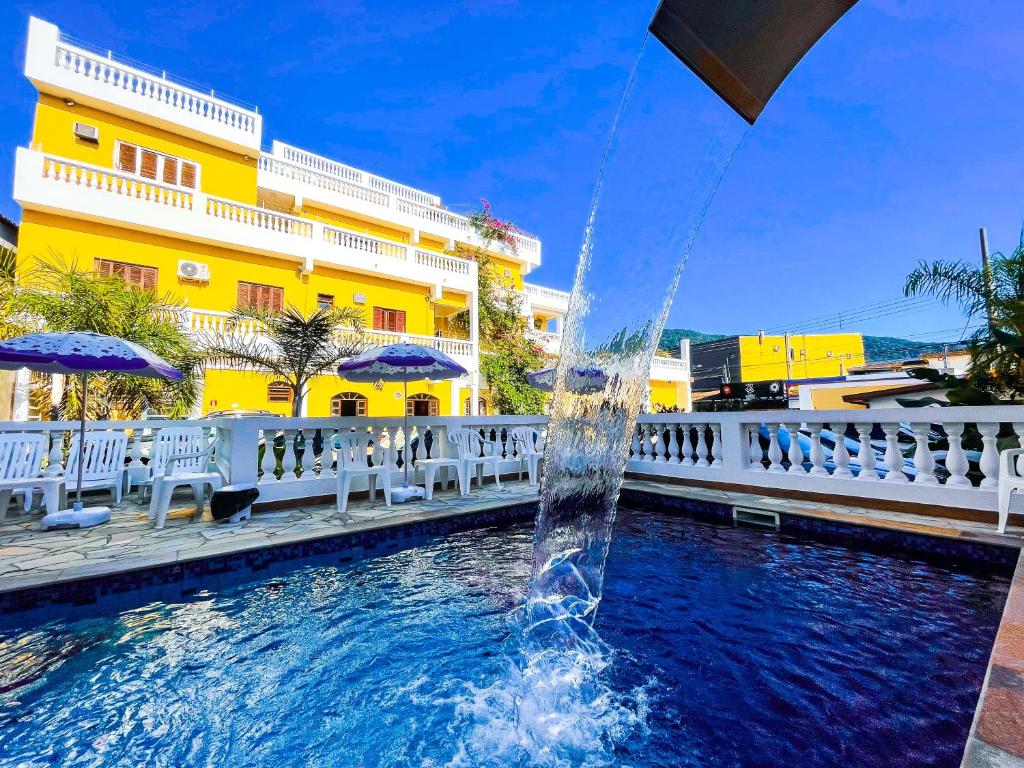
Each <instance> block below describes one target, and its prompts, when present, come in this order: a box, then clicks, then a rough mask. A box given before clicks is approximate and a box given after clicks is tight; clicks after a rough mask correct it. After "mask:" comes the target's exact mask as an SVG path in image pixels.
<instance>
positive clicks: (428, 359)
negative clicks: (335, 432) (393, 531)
mask: <svg viewBox="0 0 1024 768" xmlns="http://www.w3.org/2000/svg"><path fill="white" fill-rule="evenodd" d="M466 373H467V371H466V369H465V368H463V367H462V366H461V365H459V364H458V363H457V362H455V361H454V360H452V359H451V358H450V357H448V355H446V354H444V352H439V351H438V350H436V349H434V348H433V347H425V346H423V345H421V344H389V345H387V346H386V347H372V348H371V349H368V350H366V351H365V352H362V353H360V354H358V355H356V356H355V357H353V358H352V359H350V360H346V361H345V362H344V363H342V364H341V365H339V366H338V375H339V376H341V378H343V379H348V380H349V381H355V382H365V383H376V382H378V381H400V382H402V392H403V394H404V400H406V401H407V400H408V399H409V382H410V381H420V380H421V379H435V380H440V379H457V378H459V377H460V376H465V375H466ZM402 413H403V414H404V415H403V421H402V434H403V435H404V436H405V444H406V445H408V444H409V411H408V410H407V406H405V404H404V403H403V408H402ZM408 459H409V457H408V456H405V457H404V460H403V461H402V469H403V470H404V473H405V480H404V485H405V487H408V486H409V460H408ZM410 498H411V497H410Z"/></svg>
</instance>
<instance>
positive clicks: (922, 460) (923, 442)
mask: <svg viewBox="0 0 1024 768" xmlns="http://www.w3.org/2000/svg"><path fill="white" fill-rule="evenodd" d="M929 426H930V425H929V424H911V425H910V428H911V430H912V431H913V432H914V442H915V443H916V444H917V446H916V448H915V449H914V469H916V470H917V475H916V476H915V477H914V483H915V484H916V485H938V484H939V481H938V480H936V479H935V474H934V472H935V457H933V456H932V449H931V448H929V447H928V429H929Z"/></svg>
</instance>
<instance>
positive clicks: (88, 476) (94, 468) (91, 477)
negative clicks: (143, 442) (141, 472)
mask: <svg viewBox="0 0 1024 768" xmlns="http://www.w3.org/2000/svg"><path fill="white" fill-rule="evenodd" d="M80 439H81V438H80V436H79V433H78V432H75V433H74V435H73V436H72V438H71V451H70V452H69V453H68V461H67V466H66V467H65V469H64V482H65V485H66V487H67V490H68V493H71V492H72V491H77V490H78V455H79V453H78V443H79V441H80ZM127 452H128V434H127V433H125V432H112V431H107V430H93V431H89V432H86V433H85V462H84V463H83V464H82V490H83V491H94V490H99V489H103V488H107V489H109V490H110V495H111V496H112V497H113V499H114V503H115V504H120V503H121V490H122V488H123V487H124V474H125V465H124V457H125V454H126V453H127Z"/></svg>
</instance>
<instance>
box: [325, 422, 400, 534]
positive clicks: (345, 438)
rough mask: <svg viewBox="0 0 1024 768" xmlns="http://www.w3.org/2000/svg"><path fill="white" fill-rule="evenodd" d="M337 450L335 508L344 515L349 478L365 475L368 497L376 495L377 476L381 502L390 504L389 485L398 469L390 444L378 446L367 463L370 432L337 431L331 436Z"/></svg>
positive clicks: (389, 505)
mask: <svg viewBox="0 0 1024 768" xmlns="http://www.w3.org/2000/svg"><path fill="white" fill-rule="evenodd" d="M334 445H335V447H336V448H337V451H338V478H337V480H338V483H337V484H338V490H337V493H338V512H340V513H341V514H342V515H344V516H347V515H348V494H349V492H350V491H351V490H352V481H353V480H355V479H356V478H357V477H365V478H366V482H367V484H368V486H369V490H370V500H371V501H372V500H373V499H374V498H376V496H377V479H378V478H379V479H380V484H381V488H382V490H383V491H384V503H385V504H386V505H387V506H388V507H389V508H390V507H391V487H392V485H393V481H394V479H395V478H396V477H400V476H401V474H402V471H401V470H400V469H398V467H396V466H395V451H394V448H393V447H388V448H386V449H384V448H380V449H379V450H378V451H375V452H374V456H375V458H374V465H373V466H372V467H371V466H370V453H371V452H370V436H369V435H367V434H361V433H359V432H339V434H338V436H337V437H336V438H335V440H334Z"/></svg>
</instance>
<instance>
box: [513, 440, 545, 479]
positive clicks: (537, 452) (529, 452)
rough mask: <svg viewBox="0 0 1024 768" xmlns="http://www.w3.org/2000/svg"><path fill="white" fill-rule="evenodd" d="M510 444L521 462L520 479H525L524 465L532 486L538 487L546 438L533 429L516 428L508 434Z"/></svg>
mask: <svg viewBox="0 0 1024 768" xmlns="http://www.w3.org/2000/svg"><path fill="white" fill-rule="evenodd" d="M508 440H509V443H511V444H512V446H513V448H514V449H515V453H516V455H515V458H516V461H518V462H519V479H520V480H522V479H523V465H526V471H527V477H528V478H529V479H530V485H537V483H538V476H537V475H538V472H537V470H538V469H539V468H540V462H541V459H543V458H544V438H543V437H541V434H540V432H538V431H537V430H536V429H534V428H533V427H516V428H515V429H513V430H512V431H511V432H509V433H508Z"/></svg>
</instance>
